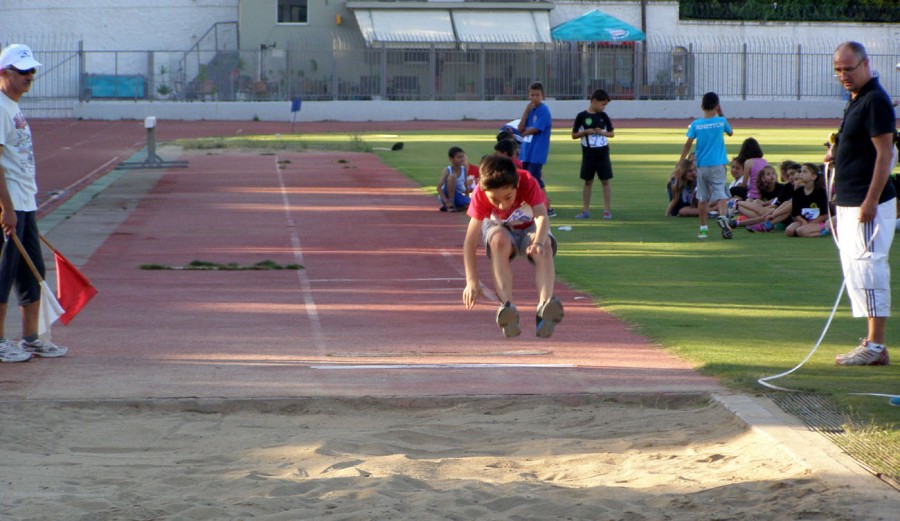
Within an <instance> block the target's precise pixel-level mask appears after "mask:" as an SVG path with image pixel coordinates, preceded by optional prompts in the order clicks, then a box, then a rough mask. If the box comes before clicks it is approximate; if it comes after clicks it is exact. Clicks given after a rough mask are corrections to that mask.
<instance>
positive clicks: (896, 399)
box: [888, 396, 900, 407]
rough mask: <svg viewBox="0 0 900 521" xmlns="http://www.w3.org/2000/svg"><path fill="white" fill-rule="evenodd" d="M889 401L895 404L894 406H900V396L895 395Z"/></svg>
mask: <svg viewBox="0 0 900 521" xmlns="http://www.w3.org/2000/svg"><path fill="white" fill-rule="evenodd" d="M888 403H889V404H891V405H893V406H894V407H900V396H894V397H893V398H891V401H890V402H888Z"/></svg>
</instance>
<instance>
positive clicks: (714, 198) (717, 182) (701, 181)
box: [678, 92, 734, 239]
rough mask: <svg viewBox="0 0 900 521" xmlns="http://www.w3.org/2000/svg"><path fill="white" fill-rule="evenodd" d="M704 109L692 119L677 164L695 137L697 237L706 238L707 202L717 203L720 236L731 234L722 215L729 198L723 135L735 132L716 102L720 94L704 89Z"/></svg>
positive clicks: (726, 159)
mask: <svg viewBox="0 0 900 521" xmlns="http://www.w3.org/2000/svg"><path fill="white" fill-rule="evenodd" d="M700 108H701V109H703V117H702V118H700V119H695V120H694V121H693V122H691V125H690V126H689V127H688V131H687V141H686V142H685V143H684V148H683V149H682V151H681V157H680V158H679V160H678V162H679V164H680V163H681V161H684V158H686V157H687V155H688V153H690V151H691V146H692V145H693V144H694V140H695V139H696V140H697V148H696V150H695V151H694V155H695V156H696V158H697V201H698V204H697V206H698V209H699V210H700V234H699V235H698V236H697V237H698V238H700V239H706V238H707V237H708V235H709V228H708V227H707V225H706V217H707V212H708V211H709V206H710V203H717V204H718V207H719V208H718V209H719V216H718V219H717V220H716V224H718V225H719V228H721V229H722V238H723V239H730V238H731V237H732V232H731V227H730V226H729V225H728V219H727V218H726V217H725V209H726V208H725V205H726V203H727V201H728V197H729V195H728V192H727V191H726V189H725V180H726V177H725V175H726V174H725V170H726V165H727V164H728V155H727V154H726V152H725V136H724V134H728V135H729V136H732V135H734V131H732V130H731V125H729V124H728V120H727V119H725V116H724V114H722V107H721V106H720V105H719V96H718V94H716V93H715V92H707V93H706V94H704V95H703V100H702V102H701V103H700Z"/></svg>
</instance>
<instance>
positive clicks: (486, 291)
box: [441, 250, 500, 302]
mask: <svg viewBox="0 0 900 521" xmlns="http://www.w3.org/2000/svg"><path fill="white" fill-rule="evenodd" d="M441 255H443V256H444V258H445V259H447V260H448V261H450V265H451V266H453V269H455V270H456V272H457V273H459V274H460V275H462V280H463V282H465V280H466V270H465V265H464V264H460V263H459V262H454V261H455V257H454V256H453V254H452V253H450V252H449V251H447V250H441ZM451 280H453V279H451ZM481 293H482V294H483V295H484V296H485V297H486V298H487V299H488V300H490V301H492V302H500V297H498V296H497V295H496V294H495V293H494V292H493V291H492V290H491V288H489V287H487V286H485V285H484V283H481Z"/></svg>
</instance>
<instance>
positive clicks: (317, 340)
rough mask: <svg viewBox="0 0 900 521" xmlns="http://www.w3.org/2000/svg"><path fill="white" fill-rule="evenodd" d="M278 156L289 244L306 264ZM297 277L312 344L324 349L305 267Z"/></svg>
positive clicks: (319, 323) (298, 262)
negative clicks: (310, 331)
mask: <svg viewBox="0 0 900 521" xmlns="http://www.w3.org/2000/svg"><path fill="white" fill-rule="evenodd" d="M279 166H281V165H280V163H279V158H278V155H277V154H276V155H275V175H276V176H278V186H279V187H280V190H281V204H282V206H283V207H284V217H285V220H286V222H287V223H288V229H289V230H290V236H291V246H292V247H293V249H294V260H295V261H296V262H297V264H300V265H301V266H304V267H305V266H306V263H305V262H304V261H303V250H302V249H301V247H300V236H298V235H297V227H296V226H295V225H294V224H293V223H296V219H294V218H293V217H292V215H291V203H290V201H289V200H288V191H287V187H286V186H285V184H284V176H283V175H282V174H281V169H280V168H279ZM296 273H297V278H298V279H299V281H300V289H301V294H302V295H303V304H304V305H305V307H306V316H307V317H308V318H309V324H310V327H311V329H312V339H313V344H314V345H315V346H316V349H318V350H319V352H324V351H325V339H324V337H323V336H322V322H321V320H320V319H319V311H318V309H317V308H316V302H315V301H314V300H313V296H312V287H311V286H310V283H309V277H307V276H306V269H305V268H304V269H299V270H296Z"/></svg>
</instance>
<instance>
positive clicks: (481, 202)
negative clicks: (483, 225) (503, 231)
mask: <svg viewBox="0 0 900 521" xmlns="http://www.w3.org/2000/svg"><path fill="white" fill-rule="evenodd" d="M516 172H517V173H518V174H519V185H518V186H517V187H516V199H515V202H514V203H513V205H512V206H511V207H510V208H509V209H508V210H505V211H501V210H500V209H499V208H497V207H496V206H494V205H492V204H491V202H490V201H489V200H488V198H487V196H486V195H484V192H482V191H481V187H478V188H476V189H475V192H474V193H473V194H472V202H470V203H469V211H468V212H467V215H468V216H469V217H471V218H473V219H478V220H481V221H483V220H485V219H490V220H491V222H493V223H496V224H503V225H506V226H508V227H510V228H514V229H517V230H521V229H524V228H528V227H529V226H531V224H532V223H533V222H534V210H533V209H532V208H533V207H534V206H537V205H539V204H543V205H546V204H547V196H546V195H544V191H543V190H541V185H539V184H538V182H537V180H535V178H533V177H531V174H529V173H528V171H527V170H519V169H516Z"/></svg>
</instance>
